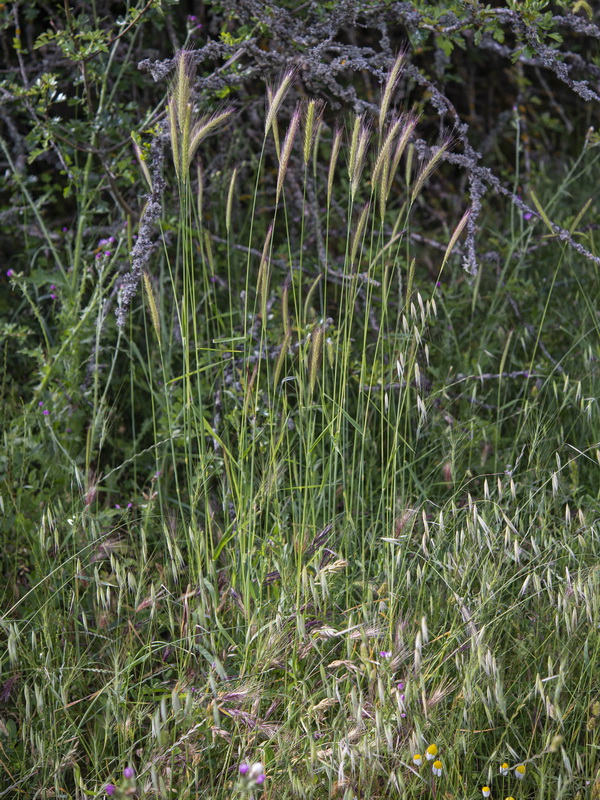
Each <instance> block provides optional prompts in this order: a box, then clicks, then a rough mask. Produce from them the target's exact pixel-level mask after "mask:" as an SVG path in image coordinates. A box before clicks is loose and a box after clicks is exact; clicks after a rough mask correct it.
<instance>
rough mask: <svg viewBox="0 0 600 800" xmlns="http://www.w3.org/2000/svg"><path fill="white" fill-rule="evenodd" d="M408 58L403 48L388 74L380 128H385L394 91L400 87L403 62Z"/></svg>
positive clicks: (380, 115) (382, 99)
mask: <svg viewBox="0 0 600 800" xmlns="http://www.w3.org/2000/svg"><path fill="white" fill-rule="evenodd" d="M405 58H406V51H405V50H402V51H401V52H400V53H398V55H397V56H396V60H395V61H394V65H393V66H392V68H391V70H390V74H389V75H388V79H387V81H386V82H385V89H384V90H383V97H382V98H381V108H380V110H379V130H380V131H382V130H383V126H384V125H385V118H386V116H387V113H388V110H389V107H390V104H391V102H392V98H393V96H394V92H395V91H396V89H397V87H398V81H399V79H400V73H401V71H402V64H403V63H404V60H405Z"/></svg>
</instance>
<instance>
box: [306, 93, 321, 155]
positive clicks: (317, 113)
mask: <svg viewBox="0 0 600 800" xmlns="http://www.w3.org/2000/svg"><path fill="white" fill-rule="evenodd" d="M324 109H325V103H324V101H323V100H309V102H308V105H307V106H306V115H305V120H304V148H303V152H302V157H303V160H304V166H306V165H307V164H308V159H309V158H310V153H311V150H312V148H313V145H314V142H315V139H316V138H317V132H318V130H319V126H320V125H321V117H322V116H323V110H324Z"/></svg>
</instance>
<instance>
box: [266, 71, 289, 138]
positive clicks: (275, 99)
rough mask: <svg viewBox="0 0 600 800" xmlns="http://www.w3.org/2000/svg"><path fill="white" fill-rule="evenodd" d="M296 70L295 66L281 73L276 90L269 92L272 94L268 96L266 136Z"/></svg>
mask: <svg viewBox="0 0 600 800" xmlns="http://www.w3.org/2000/svg"><path fill="white" fill-rule="evenodd" d="M296 72H297V70H296V68H295V67H292V68H291V69H288V70H286V72H284V74H283V78H282V79H281V83H280V84H279V87H278V88H277V91H275V92H271V95H272V96H271V97H269V108H268V111H267V118H266V120H265V136H267V134H268V133H269V130H270V129H271V125H272V124H273V120H274V119H275V117H276V116H277V112H278V111H279V109H280V107H281V104H282V102H283V99H284V97H285V96H286V94H287V92H288V90H289V88H290V86H291V85H292V81H293V80H294V78H295V77H296Z"/></svg>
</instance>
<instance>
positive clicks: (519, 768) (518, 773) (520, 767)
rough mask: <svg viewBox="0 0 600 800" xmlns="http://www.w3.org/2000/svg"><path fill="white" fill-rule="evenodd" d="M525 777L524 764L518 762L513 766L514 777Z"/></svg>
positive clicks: (519, 778)
mask: <svg viewBox="0 0 600 800" xmlns="http://www.w3.org/2000/svg"><path fill="white" fill-rule="evenodd" d="M524 777H525V764H519V765H518V766H516V767H515V778H517V779H518V780H521V779H522V778H524Z"/></svg>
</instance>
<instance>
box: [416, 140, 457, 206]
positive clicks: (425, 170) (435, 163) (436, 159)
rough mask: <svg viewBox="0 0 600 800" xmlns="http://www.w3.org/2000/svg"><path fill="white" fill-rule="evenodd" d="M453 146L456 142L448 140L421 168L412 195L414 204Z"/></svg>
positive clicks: (436, 149)
mask: <svg viewBox="0 0 600 800" xmlns="http://www.w3.org/2000/svg"><path fill="white" fill-rule="evenodd" d="M453 144H454V142H453V141H452V140H451V139H446V140H445V141H443V142H442V143H441V144H440V145H438V146H437V147H436V148H434V153H433V155H432V156H431V158H430V159H429V161H427V162H426V163H424V164H423V166H422V167H421V171H420V172H419V174H418V176H417V180H416V182H415V185H414V188H413V190H412V193H411V201H412V202H414V200H415V199H416V197H417V195H418V194H419V192H420V191H421V189H422V188H423V186H424V184H425V182H426V181H427V179H428V178H429V177H430V176H431V174H432V173H433V172H434V170H436V169H437V168H438V167H439V165H440V164H441V162H442V160H443V157H444V153H446V152H447V151H448V150H449V149H450V148H451V147H452V145H453Z"/></svg>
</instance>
